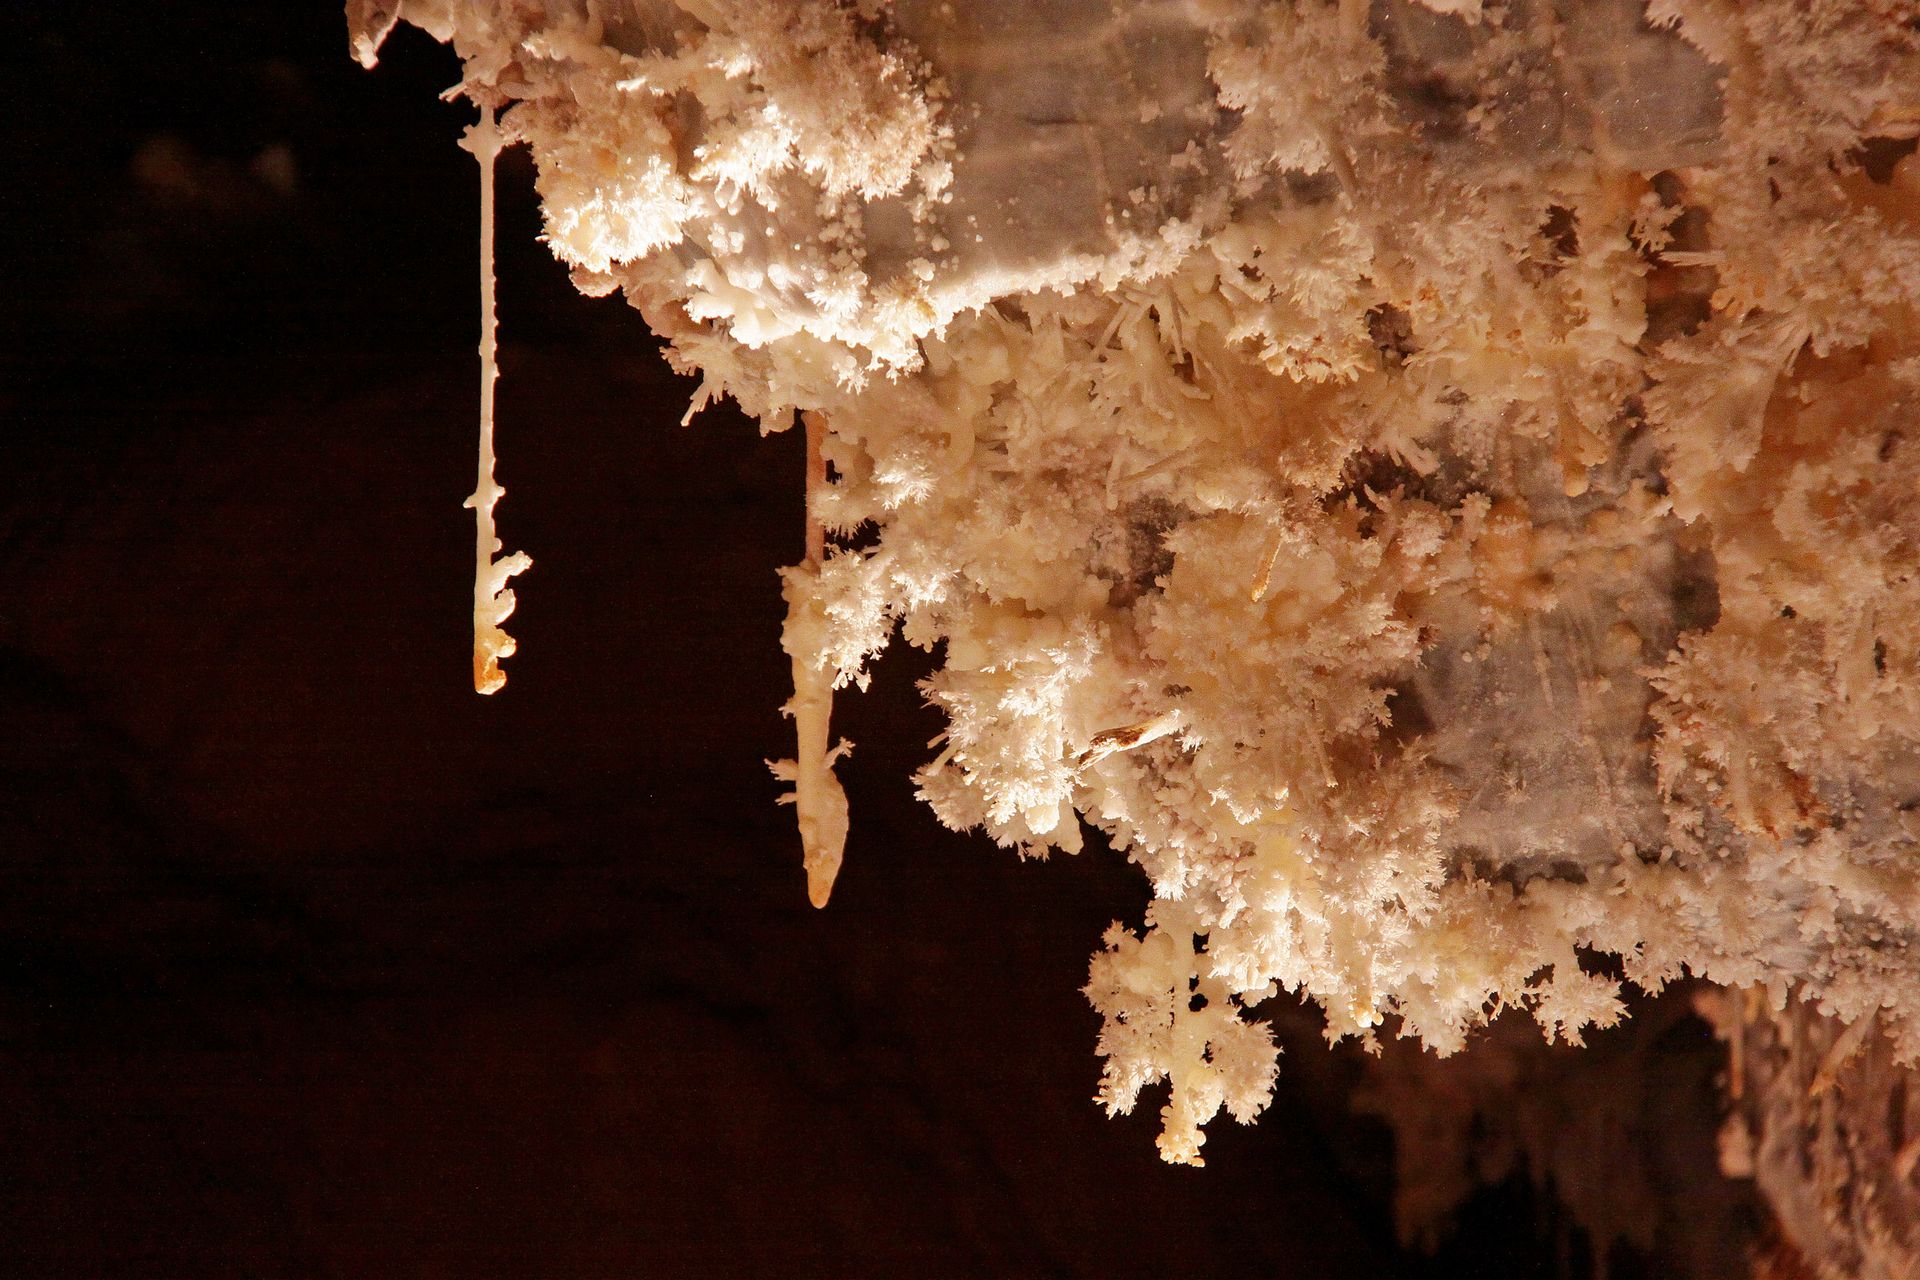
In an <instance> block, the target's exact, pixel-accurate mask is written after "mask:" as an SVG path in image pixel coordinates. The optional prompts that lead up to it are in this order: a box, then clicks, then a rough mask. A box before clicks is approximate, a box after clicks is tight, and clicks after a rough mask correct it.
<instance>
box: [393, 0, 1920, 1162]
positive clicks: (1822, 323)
mask: <svg viewBox="0 0 1920 1280" xmlns="http://www.w3.org/2000/svg"><path fill="white" fill-rule="evenodd" d="M363 7H365V6H363ZM372 8H373V9H375V10H378V9H379V8H381V6H372ZM400 17H401V19H402V20H405V21H411V22H415V23H417V24H419V25H421V26H423V27H425V28H427V29H428V30H429V31H432V32H433V33H434V34H435V35H437V36H439V37H441V38H442V39H447V40H450V41H451V42H452V43H453V44H454V46H455V48H456V49H457V50H458V51H459V52H460V54H461V56H462V57H463V58H464V59H465V62H466V77H467V78H466V87H467V90H468V92H469V93H472V94H475V95H476V96H479V97H481V98H482V99H483V100H486V101H491V100H493V99H495V98H498V99H500V100H506V101H510V102H511V103H512V104H513V105H511V106H510V107H509V109H508V111H507V113H506V115H505V117H504V121H503V123H504V127H505V128H506V129H507V130H508V132H509V133H510V134H511V135H512V136H513V137H515V138H517V139H520V140H522V141H524V142H526V143H527V144H528V145H529V146H530V148H531V149H532V152H533V155H534V158H535V160H536V162H537V163H538V165H539V170H540V179H539V184H540V191H541V194H542V197H543V201H544V206H545V210H546V217H547V226H548V239H549V242H550V244H551V246H552V248H553V249H554V251H555V252H556V253H557V254H559V255H560V257H561V258H562V259H563V260H565V261H567V262H569V263H571V264H572V265H574V266H575V267H576V268H577V272H578V274H577V279H579V281H580V282H581V284H582V286H583V287H584V288H588V289H591V290H599V291H605V290H610V289H613V288H616V287H618V288H622V289H624V290H625V292H626V293H627V296H628V297H629V298H630V299H631V300H632V301H633V302H634V303H635V305H637V306H639V307H640V308H641V309H642V310H643V312H644V313H645V314H646V316H647V318H648V320H649V322H650V323H651V324H652V325H653V327H654V328H655V329H656V330H657V331H658V332H659V333H661V334H662V335H663V336H664V337H666V338H667V339H668V340H669V342H670V343H671V347H672V358H673V359H674V360H675V361H676V362H677V363H678V364H679V365H680V366H681V367H683V368H687V369H694V370H698V371H699V372H700V373H701V374H702V375H703V377H704V379H705V381H704V384H703V389H702V396H703V397H704V396H710V395H716V394H731V395H733V396H734V397H735V398H736V399H738V400H739V402H740V403H741V404H742V405H743V406H744V407H745V408H746V409H747V410H748V411H749V412H752V413H754V414H756V415H758V416H759V417H760V418H761V420H762V422H763V423H765V424H766V425H767V426H768V428H769V429H780V428H781V427H784V426H785V425H787V424H788V423H789V422H790V421H791V420H792V416H793V414H794V412H795V411H796V410H808V411H815V412H818V413H820V414H821V415H822V416H823V418H824V420H825V421H826V422H827V423H829V424H830V425H831V433H830V436H829V438H828V439H827V441H826V443H825V448H826V451H827V456H828V458H829V459H830V461H831V462H832V464H833V468H834V471H835V474H836V476H837V477H838V478H837V480H836V481H835V483H834V484H833V485H831V486H830V487H829V488H828V490H827V491H826V492H825V493H823V494H820V495H819V496H818V498H817V500H816V501H815V502H814V503H813V508H814V510H815V512H816V514H817V515H818V516H819V517H820V518H822V519H824V520H826V521H827V522H828V524H829V525H830V527H832V528H834V529H837V530H841V531H851V530H853V529H855V528H856V527H862V526H864V527H866V528H867V529H868V530H870V533H869V535H868V536H866V537H864V538H863V539H862V545H861V549H859V550H857V551H856V550H842V551H836V552H832V553H830V554H828V555H827V556H826V557H825V559H824V560H823V561H822V562H821V563H820V564H819V565H818V566H817V567H809V568H808V569H806V570H804V571H790V573H789V575H788V579H787V585H788V593H789V601H790V606H791V607H792V608H793V610H794V611H795V616H796V618H800V617H801V616H802V615H804V618H805V625H804V627H803V626H801V625H800V624H799V623H796V624H795V625H794V626H792V627H790V628H789V645H790V647H793V645H794V643H795V638H796V637H799V636H801V635H802V634H803V633H804V636H805V638H806V643H807V645H808V646H812V647H813V649H814V652H815V654H816V655H817V658H816V659H815V665H816V666H818V667H819V668H821V669H822V670H824V669H826V668H829V667H830V668H831V671H832V674H833V675H834V677H835V680H834V682H835V683H845V682H846V681H849V680H853V681H859V680H863V679H864V675H863V669H864V664H865V663H866V662H867V661H868V660H869V659H870V658H871V657H872V656H873V654H874V653H876V652H877V651H878V650H879V649H880V648H882V647H883V646H884V645H885V644H886V643H887V642H888V640H889V638H890V637H891V635H892V634H893V632H894V629H895V627H898V628H899V630H900V633H901V634H902V635H904V637H905V638H906V639H907V640H908V641H909V642H911V643H914V644H917V645H921V646H928V647H931V646H933V645H935V644H939V643H944V645H945V663H944V667H943V668H942V670H941V671H940V672H939V673H938V674H936V675H935V676H934V677H933V678H932V679H931V680H929V681H928V683H927V686H926V691H927V694H928V696H929V697H930V698H931V699H932V700H933V702H934V703H935V704H936V705H938V706H939V707H940V708H942V709H943V710H944V711H945V712H946V713H947V715H948V717H949V727H948V729H947V732H946V735H945V740H944V742H942V743H940V744H939V745H938V754H937V756H936V758H935V759H934V760H932V761H931V762H930V763H928V764H926V765H925V766H924V767H923V768H922V769H921V770H920V772H919V774H918V781H919V785H920V789H921V792H922V794H923V795H924V796H925V797H926V799H927V800H928V802H929V803H930V804H931V805H932V806H933V808H934V810H935V811H936V812H937V813H938V814H939V815H940V817H941V818H942V819H943V820H944V821H946V822H948V823H950V824H953V825H955V826H960V827H973V826H978V827H982V828H984V829H985V830H986V831H987V832H988V833H990V834H991V835H992V836H993V837H994V838H995V839H996V840H998V841H1000V842H1001V843H1003V844H1006V845H1010V846H1017V847H1019V848H1021V849H1023V850H1025V851H1028V852H1044V851H1046V850H1048V849H1055V848H1058V849H1066V850H1069V851H1071V850H1076V849H1078V848H1079V847H1080V843H1081V835H1080V828H1081V824H1082V823H1088V824H1091V825H1093V826H1095V827H1097V828H1099V829H1100V830H1102V831H1103V832H1105V833H1106V835H1107V837H1108V838H1109V839H1110V840H1111V842H1112V843H1113V845H1114V847H1115V848H1117V849H1119V850H1121V851H1123V852H1124V853H1125V854H1126V856H1128V857H1129V858H1131V859H1132V860H1134V861H1135V862H1137V863H1138V864H1139V865H1140V866H1141V868H1142V869H1143V870H1144V871H1145V872H1146V874H1147V876H1148V877H1149V880H1150V882H1151V885H1152V889H1153V894H1154V902H1153V905H1152V906H1151V908H1150V909H1149V911H1148V914H1147V920H1146V932H1145V934H1144V936H1142V935H1140V934H1138V933H1136V932H1134V931H1131V930H1129V929H1127V928H1125V927H1122V926H1116V927H1115V929H1114V930H1113V931H1112V932H1111V933H1110V934H1109V935H1108V939H1107V947H1106V950H1104V951H1103V952H1102V953H1101V954H1100V955H1098V956H1097V957H1096V958H1095V961H1094V966H1093V971H1092V974H1091V977H1090V981H1089V985H1088V988H1087V991H1088V994H1089V996H1090V997H1091V998H1092V1000H1093V1001H1094V1003H1095V1004H1096V1005H1097V1006H1098V1007H1099V1008H1100V1010H1101V1012H1102V1013H1103V1015H1104V1016H1105V1018H1106V1029H1105V1031H1104V1032H1103V1034H1102V1037H1101V1048H1102V1051H1103V1052H1104V1053H1105V1054H1106V1056H1107V1064H1108V1065H1107V1077H1106V1081H1105V1083H1104V1084H1103V1086H1102V1090H1101V1097H1102V1099H1103V1101H1105V1102H1106V1104H1107V1105H1108V1106H1109V1107H1112V1108H1114V1109H1125V1108H1127V1107H1130V1106H1131V1105H1132V1104H1133V1102H1134V1100H1135V1098H1136V1097H1137V1096H1138V1095H1139V1093H1140V1091H1141V1090H1142V1089H1143V1088H1145V1087H1146V1086H1148V1085H1150V1084H1151V1083H1153V1082H1154V1081H1156V1080H1159V1079H1161V1078H1166V1079H1168V1080H1169V1081H1170V1082H1171V1100H1170V1102H1169V1103H1168V1105H1167V1110H1166V1122H1167V1130H1166V1135H1165V1137H1164V1138H1163V1141H1162V1151H1163V1153H1164V1154H1166V1156H1167V1157H1168V1158H1169V1159H1173V1160H1182V1161H1190V1162H1197V1161H1198V1159H1199V1155H1198V1152H1199V1146H1200V1142H1201V1132H1200V1127H1199V1126H1200V1125H1201V1124H1203V1123H1204V1122H1205V1121H1206V1119H1208V1118H1209V1117H1210V1116H1212V1115H1213V1114H1214V1113H1215V1112H1216V1111H1217V1110H1218V1109H1220V1108H1221V1107H1225V1108H1226V1109H1227V1110H1228V1111H1229V1112H1230V1113H1231V1114H1233V1115H1235V1116H1236V1117H1239V1118H1241V1119H1245V1118H1248V1117H1250V1116H1251V1115H1252V1114H1254V1113H1255V1112H1256V1111H1258V1110H1259V1109H1260V1107H1261V1106H1262V1105H1263V1104H1264V1102H1265V1100H1266V1097H1267V1094H1268V1089H1269V1085H1270V1082H1271V1079H1272V1076H1273V1066H1274V1060H1273V1049H1272V1046H1271V1043H1270V1041H1269V1039H1268V1037H1267V1034H1266V1032H1265V1030H1264V1028H1263V1027H1262V1026H1261V1025H1260V1024H1259V1023H1257V1022H1248V1021H1246V1020H1244V1019H1243V1017H1242V1014H1243V1012H1244V1011H1245V1010H1247V1009H1249V1008H1251V1007H1253V1006H1254V1005H1257V1004H1258V1003H1259V1001H1260V1000H1262V999H1263V998H1265V997H1267V996H1268V995H1270V994H1272V993H1274V992H1275V991H1277V990H1279V989H1282V988H1285V989H1289V990H1296V989H1297V990H1302V991H1305V992H1307V993H1309V994H1311V995H1312V996H1313V997H1315V998H1316V999H1317V1000H1319V1001H1320V1002H1321V1003H1322V1004H1323V1005H1324V1006H1325V1008H1326V1011H1327V1019H1328V1030H1329V1034H1331V1035H1334V1036H1342V1035H1357V1036H1362V1037H1367V1036H1372V1035H1374V1034H1377V1032H1378V1030H1379V1029H1381V1028H1383V1027H1384V1028H1386V1029H1388V1030H1390V1031H1394V1032H1397V1033H1399V1034H1411V1035H1417V1036H1419V1037H1421V1038H1422V1039H1424V1040H1425V1041H1426V1042H1427V1043H1428V1044H1430V1045H1431V1046H1433V1047H1434V1048H1436V1049H1438V1050H1440V1051H1442V1052H1446V1051H1451V1050H1453V1049H1456V1048H1458V1047H1460V1046H1461V1045H1462V1044H1463V1043H1465V1041H1466V1039H1467V1037H1468V1036H1469V1034H1470V1033H1471V1032H1472V1031H1473V1030H1474V1029H1475V1028H1476V1027H1478V1026H1480V1025H1481V1024H1483V1023H1484V1022H1485V1021H1486V1020H1487V1018H1488V1017H1490V1016H1492V1015H1493V1014H1494V1013H1496V1012H1498V1011H1499V1010H1500V1009H1501V1008H1503V1007H1506V1006H1511V1005H1521V1006H1525V1007H1527V1008H1529V1009H1531V1011H1532V1012H1533V1013H1534V1015H1535V1016H1537V1017H1538V1018H1539V1020H1540V1022H1541V1024H1542V1026H1543V1027H1544V1028H1545V1029H1546V1032H1547V1034H1548V1035H1549V1036H1550V1037H1551V1036H1559V1037H1564V1038H1566V1039H1569V1040H1573V1041H1575V1042H1577V1041H1578V1040H1579V1038H1580V1035H1581V1033H1582V1029H1583V1028H1586V1027H1588V1026H1591V1025H1595V1024H1600V1025H1604V1024H1606V1023H1608V1022H1610V1021H1612V1020H1613V1019H1615V1018H1616V1017H1617V1016H1618V1015H1619V1011H1620V1008H1621V1005H1620V1002H1619V999H1618V986H1617V983H1616V982H1615V981H1614V980H1613V979H1611V978H1609V977H1606V976H1603V975H1602V974H1601V973H1599V972H1597V971H1595V970H1594V968H1593V967H1592V966H1588V965H1583V963H1582V954H1583V952H1585V953H1587V954H1589V955H1591V954H1593V953H1601V952H1606V953H1612V954H1614V955H1616V956H1618V957H1619V962H1620V964H1621V965H1622V966H1623V968H1624V972H1625V974H1626V976H1627V978H1628V980H1630V981H1632V982H1634V983H1637V984H1639V985H1641V986H1643V987H1647V988H1650V989H1651V988H1658V987H1659V986H1660V985H1661V984H1662V983H1664V982H1665V981H1667V980H1669V979H1671V978H1672V977H1674V976H1675V975H1677V974H1679V973H1681V972H1682V971H1683V969H1690V970H1691V971H1693V972H1694V973H1696V974H1702V975H1705V976H1707V977H1710V978H1712V979H1714V980H1716V981H1719V982H1723V983H1727V984H1733V985H1742V986H1758V987H1764V988H1767V989H1769V990H1770V991H1772V992H1773V993H1774V994H1776V995H1777V996H1781V997H1785V996H1787V995H1792V996H1795V997H1797V998H1800V999H1803V1000H1806V1001H1809V1002H1813V1003H1815V1004H1818V1005H1819V1006H1820V1007H1821V1008H1823V1009H1824V1010H1827V1011H1829V1012H1831V1013H1834V1014H1836V1015H1838V1016H1840V1017H1842V1018H1844V1019H1859V1018H1861V1017H1864V1016H1866V1015H1868V1014H1870V1013H1872V1012H1873V1011H1874V1010H1877V1009H1884V1010H1886V1011H1887V1012H1888V1013H1889V1014H1890V1015H1891V1020H1892V1022H1891V1025H1892V1026H1893V1027H1894V1036H1895V1040H1896V1042H1897V1043H1898V1045H1899V1046H1900V1047H1901V1052H1903V1053H1907V1054H1912V1053H1913V1052H1914V1051H1915V1050H1916V1049H1920V1038H1917V1037H1916V1027H1920V1024H1916V1023H1915V1022H1914V1021H1913V1019H1914V1016H1915V1015H1916V1014H1920V961H1917V960H1916V957H1915V954H1914V949H1913V947H1912V945H1911V944H1912V941H1913V938H1914V936H1915V929H1916V925H1920V879H1916V876H1915V874H1914V865H1915V859H1916V855H1920V849H1917V848H1916V840H1917V839H1920V812H1917V811H1916V810H1917V807H1920V754H1917V751H1916V749H1917V748H1920V503H1917V502H1916V501H1915V498H1916V495H1917V494H1920V330H1917V329H1916V308H1920V212H1916V211H1920V161H1917V160H1915V159H1914V158H1913V156H1912V155H1911V151H1912V145H1911V142H1912V139H1913V138H1914V136H1915V134H1916V132H1920V11H1916V6H1915V5H1914V4H1912V3H1909V2H1905V0H1754V2H1753V3H1743V4H1732V3H1726V2H1725V0H1654V2H1653V3H1652V4H1651V5H1648V6H1642V5H1641V4H1640V3H1638V0H1585V2H1577V0H1562V2H1561V3H1548V2H1546V0H1508V2H1507V3H1501V4H1495V3H1491V2H1489V3H1486V4H1485V5H1481V4H1476V3H1457V2H1456V3H1425V4H1417V3H1411V2H1409V0H1376V2H1374V3H1371V4H1368V3H1356V2H1355V0H1342V2H1341V3H1321V2H1320V0H1297V2H1294V3H1255V2H1254V0H1185V2H1181V0H1141V2H1140V3H1134V4H1120V5H1116V4H1111V3H1108V2H1107V0H1044V2H1042V0H992V2H983V0H969V2H967V3H961V2H960V0H952V2H951V3H937V2H934V0H900V2H899V3H897V4H884V3H880V2H879V0H863V2H861V3H845V4H840V3H830V2H829V0H800V2H797V3H790V2H787V0H778V2H774V0H769V2H767V3H751V2H749V0H700V2H698V3H696V2H695V0H682V2H681V3H678V4H675V3H668V2H667V0H570V2H569V0H404V2H403V3H402V4H401V7H400ZM377 18H378V14H376V15H375V18H374V19H369V20H368V22H367V23H366V24H365V30H364V31H363V32H362V36H363V39H362V44H365V43H367V42H368V41H371V40H374V39H376V38H377V35H378V30H377V27H378V21H377V20H376V19H377ZM795 658H796V670H798V669H799V668H800V666H801V665H803V664H802V662H801V658H800V655H799V654H798V653H797V652H796V655H795ZM1146 726H1152V727H1153V730H1154V732H1152V733H1151V734H1149V733H1147V732H1146V731H1145V727H1146ZM1136 736H1137V740H1131V741H1130V739H1136ZM820 745H821V746H822V748H824V737H822V739H821V744H820Z"/></svg>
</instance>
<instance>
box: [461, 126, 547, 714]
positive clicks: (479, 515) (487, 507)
mask: <svg viewBox="0 0 1920 1280" xmlns="http://www.w3.org/2000/svg"><path fill="white" fill-rule="evenodd" d="M460 145H461V146H462V147H463V148H465V149H466V150H468V151H470V152H472V153H473V156H474V159H476V160H478V161H479V162H480V467H479V479H478V480H477V482H476V483H475V485H474V490H473V493H472V495H471V496H470V497H468V498H467V500H466V503H465V505H466V506H469V507H472V508H473V515H474V560H473V689H474V692H475V693H483V694H485V693H497V692H499V690H500V689H501V688H503V687H504V686H505V685H506V683H507V676H506V673H505V672H504V671H502V670H500V659H502V658H505V657H507V656H509V655H510V654H512V653H513V651H514V650H515V649H516V648H517V647H518V646H517V645H516V644H515V643H514V639H513V637H512V636H510V635H508V634H507V633H506V632H505V631H503V630H502V629H501V626H500V624H501V623H503V622H505V621H506V620H507V619H508V618H509V617H511V616H512V614H513V606H514V596H513V592H512V591H509V590H507V589H506V585H507V579H509V578H511V577H512V576H513V575H514V574H516V573H522V572H525V571H526V570H527V569H528V568H529V567H531V566H532V564H533V560H532V559H531V558H530V557H529V556H528V555H527V554H526V553H525V552H524V551H516V552H514V553H513V554H512V555H510V556H507V557H505V558H503V559H500V560H495V559H494V556H495V555H496V554H498V553H499V551H500V545H501V544H500V539H499V537H498V536H497V535H496V534H495V533H494V528H493V509H494V507H495V505H497V504H498V503H499V501H500V498H501V495H503V494H504V493H506V490H505V489H504V488H502V487H501V486H500V483H499V482H498V481H497V480H495V479H494V478H493V462H494V455H493V384H494V383H495V382H496V381H497V380H498V379H499V377H500V367H499V364H498V361H497V360H496V358H495V357H496V348H497V341H496V334H497V331H498V327H499V318H498V314H497V312H496V309H495V303H494V278H493V165H494V161H495V160H496V159H497V158H498V157H499V155H500V149H501V147H502V145H504V139H503V137H502V135H501V133H500V128H499V125H498V123H497V122H496V121H495V119H494V114H493V112H492V111H491V110H487V111H484V112H483V113H482V114H481V117H480V122H479V123H478V124H474V125H470V126H469V127H468V128H467V132H466V135H465V136H464V137H463V138H462V139H461V141H460Z"/></svg>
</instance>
